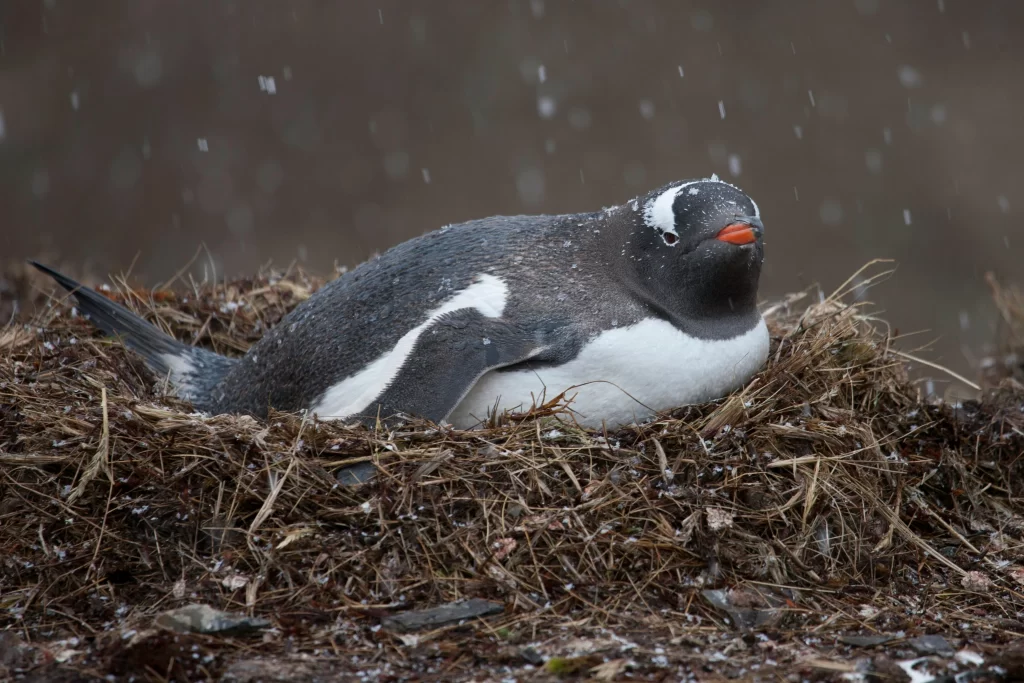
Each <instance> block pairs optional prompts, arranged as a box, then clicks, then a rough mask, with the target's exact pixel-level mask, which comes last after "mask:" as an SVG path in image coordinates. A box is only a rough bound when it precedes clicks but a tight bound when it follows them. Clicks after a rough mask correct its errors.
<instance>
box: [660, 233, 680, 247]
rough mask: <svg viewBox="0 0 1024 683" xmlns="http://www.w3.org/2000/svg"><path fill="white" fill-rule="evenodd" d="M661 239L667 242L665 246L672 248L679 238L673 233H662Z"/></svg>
mask: <svg viewBox="0 0 1024 683" xmlns="http://www.w3.org/2000/svg"><path fill="white" fill-rule="evenodd" d="M661 239H663V240H665V244H667V245H669V246H672V245H673V244H675V243H676V240H678V239H679V238H678V237H677V236H676V235H674V234H672V233H671V232H663V233H661Z"/></svg>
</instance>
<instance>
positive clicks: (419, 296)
mask: <svg viewBox="0 0 1024 683" xmlns="http://www.w3.org/2000/svg"><path fill="white" fill-rule="evenodd" d="M763 236H764V225H763V223H762V220H761V215H760V210H759V209H758V206H757V204H756V203H755V202H754V200H753V199H751V198H750V197H749V196H748V195H747V194H746V193H744V192H743V191H742V190H740V189H739V188H738V187H736V186H734V185H732V184H730V183H727V182H725V181H722V180H720V179H719V178H718V177H717V176H714V175H713V176H711V177H710V178H703V179H696V180H686V181H677V182H672V183H669V184H667V185H664V186H662V187H659V188H656V189H654V190H652V191H650V192H649V193H647V194H646V195H643V196H639V197H636V198H634V199H632V200H630V201H628V202H626V203H624V204H621V205H617V206H612V207H609V208H605V209H602V210H600V211H594V212H590V213H578V214H563V215H531V216H525V215H519V216H493V217H490V218H482V219H475V220H470V221H467V222H465V223H460V224H457V225H449V226H446V227H443V228H440V229H438V230H435V231H433V232H429V233H426V234H424V235H421V236H420V237H416V238H414V239H410V240H408V241H406V242H403V243H401V244H399V245H397V246H395V247H393V248H391V249H389V250H388V251H386V252H385V253H383V254H381V255H380V256H378V257H376V258H374V259H372V260H370V261H367V262H364V263H362V264H360V265H359V266H358V267H356V268H354V269H353V270H351V271H348V272H346V273H345V274H343V275H341V276H339V277H338V278H336V279H334V280H332V281H331V282H329V283H328V284H326V285H325V286H323V287H322V288H320V289H319V290H318V291H317V292H315V293H314V294H313V295H312V296H310V297H309V298H308V299H307V300H305V301H304V302H302V303H301V304H299V305H298V306H297V307H295V308H294V309H293V310H292V311H291V312H290V313H289V314H288V315H287V316H285V317H284V318H283V319H282V320H281V322H280V323H279V324H277V325H276V326H274V327H273V328H272V329H270V330H269V331H268V332H267V333H266V334H265V335H264V336H263V337H262V338H261V339H259V340H258V341H257V342H256V343H255V344H253V345H252V347H251V348H250V349H249V351H248V352H247V353H246V354H245V355H244V356H241V357H239V358H228V357H225V356H221V355H218V354H215V353H213V352H211V351H208V350H204V349H201V348H196V347H193V346H188V345H186V344H183V343H181V342H179V341H177V340H175V339H173V338H172V337H170V336H168V335H166V334H164V333H163V332H162V331H160V330H158V329H157V328H156V327H155V326H153V325H151V324H149V323H148V322H146V321H144V320H142V319H141V318H139V317H138V316H136V315H135V314H133V313H131V312H130V311H128V310H127V309H126V308H124V307H122V306H120V305H119V304H117V303H115V302H113V301H111V300H109V299H108V298H107V297H105V296H102V295H101V294H99V293H97V292H95V291H93V290H91V289H88V288H86V287H83V286H82V285H80V284H79V283H77V282H75V281H74V280H71V279H70V278H67V277H65V276H64V275H62V274H60V273H58V272H56V271H55V270H53V269H51V268H49V267H47V266H45V265H42V264H40V263H36V262H32V263H33V265H35V266H36V267H37V268H39V269H40V270H42V271H43V272H45V273H47V274H49V275H50V276H51V277H52V278H54V279H55V280H56V281H57V283H59V284H60V285H61V286H62V287H64V288H65V289H67V290H68V291H69V292H71V293H73V295H74V297H75V299H76V300H77V303H78V306H79V308H80V310H81V311H82V312H83V313H84V314H85V315H87V316H88V317H89V318H90V319H91V320H92V322H93V323H94V324H95V325H96V326H98V327H99V328H100V329H101V330H102V331H103V332H105V333H106V334H108V335H114V336H118V337H120V338H122V340H123V343H124V344H125V345H126V346H127V347H128V348H130V349H132V350H134V351H135V352H137V353H139V354H141V356H142V358H143V359H144V360H145V362H146V364H147V365H148V366H149V367H150V368H151V369H152V370H153V371H154V372H155V373H156V374H157V375H158V376H163V377H168V378H169V379H170V382H171V384H172V386H173V388H174V391H175V393H176V394H177V395H178V396H180V397H181V398H184V399H187V400H189V401H191V402H192V404H193V406H194V407H195V408H196V409H197V410H199V411H200V412H205V413H209V414H222V413H235V414H248V415H252V416H255V417H265V416H266V415H267V412H268V409H270V408H273V409H276V410H281V411H287V412H301V411H306V412H307V413H311V414H314V415H316V416H317V417H318V419H321V420H339V421H343V422H363V423H365V424H368V425H373V424H375V423H376V422H377V420H397V421H402V420H405V419H407V418H425V419H427V420H429V421H432V422H434V423H435V424H449V425H451V426H452V427H454V428H457V429H470V428H473V427H478V426H481V425H483V424H486V423H487V422H488V420H489V419H490V417H491V416H492V415H494V414H495V413H498V414H500V413H503V412H504V411H508V410H513V411H524V410H528V409H530V407H531V406H534V405H540V404H542V403H543V402H545V401H549V400H551V399H552V398H554V397H556V396H558V395H560V394H562V393H563V392H566V393H565V398H566V399H568V400H569V401H570V403H569V409H570V410H571V411H572V414H573V418H574V419H575V420H576V421H577V423H578V424H580V425H581V426H582V427H584V428H587V429H600V428H609V429H614V428H618V427H622V426H625V425H629V424H633V423H641V422H643V421H646V420H649V419H651V418H653V417H656V416H658V415H662V414H664V413H665V412H667V411H670V410H672V409H675V408H677V407H680V406H683V405H687V404H696V403H703V402H707V401H711V400H714V399H717V398H721V397H723V396H725V395H727V394H728V393H730V392H731V391H733V390H736V389H737V388H739V387H741V386H743V385H745V383H746V382H748V381H749V380H750V379H751V377H752V376H753V375H754V374H755V373H756V372H757V371H758V370H759V369H760V368H761V367H762V366H763V365H764V363H765V362H766V360H767V356H768V348H769V334H768V329H767V327H766V325H765V321H764V319H763V318H762V317H761V314H760V312H759V310H758V308H757V294H758V282H759V279H760V274H761V266H762V262H763V260H764V240H763Z"/></svg>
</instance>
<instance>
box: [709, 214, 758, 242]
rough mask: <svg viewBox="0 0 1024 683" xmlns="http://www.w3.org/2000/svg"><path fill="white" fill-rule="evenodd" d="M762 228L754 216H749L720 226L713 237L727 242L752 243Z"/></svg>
mask: <svg viewBox="0 0 1024 683" xmlns="http://www.w3.org/2000/svg"><path fill="white" fill-rule="evenodd" d="M763 230H764V227H763V226H762V225H761V221H760V220H759V219H758V218H757V217H756V216H749V217H745V218H743V219H741V220H738V221H736V222H735V223H730V224H729V225H727V226H725V227H724V228H722V229H721V230H720V231H719V233H718V234H717V235H716V236H715V239H717V240H719V241H720V242H728V243H729V244H740V245H742V244H753V243H754V242H756V241H757V238H758V237H760V236H761V232H762V231H763Z"/></svg>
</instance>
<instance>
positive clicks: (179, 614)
mask: <svg viewBox="0 0 1024 683" xmlns="http://www.w3.org/2000/svg"><path fill="white" fill-rule="evenodd" d="M153 623H154V624H155V625H156V626H157V627H159V628H165V629H167V630H169V631H176V632H178V633H217V634H221V635H232V634H240V633H250V632H252V631H258V630H260V629H263V628H266V627H268V626H270V622H269V621H268V620H266V619H261V618H259V617H247V616H245V615H244V614H232V613H230V612H222V611H220V610H218V609H214V608H213V607H210V606H209V605H186V606H185V607H181V608H179V609H172V610H169V611H167V612H163V613H162V614H159V615H157V617H156V619H154V621H153Z"/></svg>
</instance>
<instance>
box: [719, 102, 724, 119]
mask: <svg viewBox="0 0 1024 683" xmlns="http://www.w3.org/2000/svg"><path fill="white" fill-rule="evenodd" d="M718 115H719V116H721V117H722V118H723V119H724V118H725V102H724V101H722V100H718Z"/></svg>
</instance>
